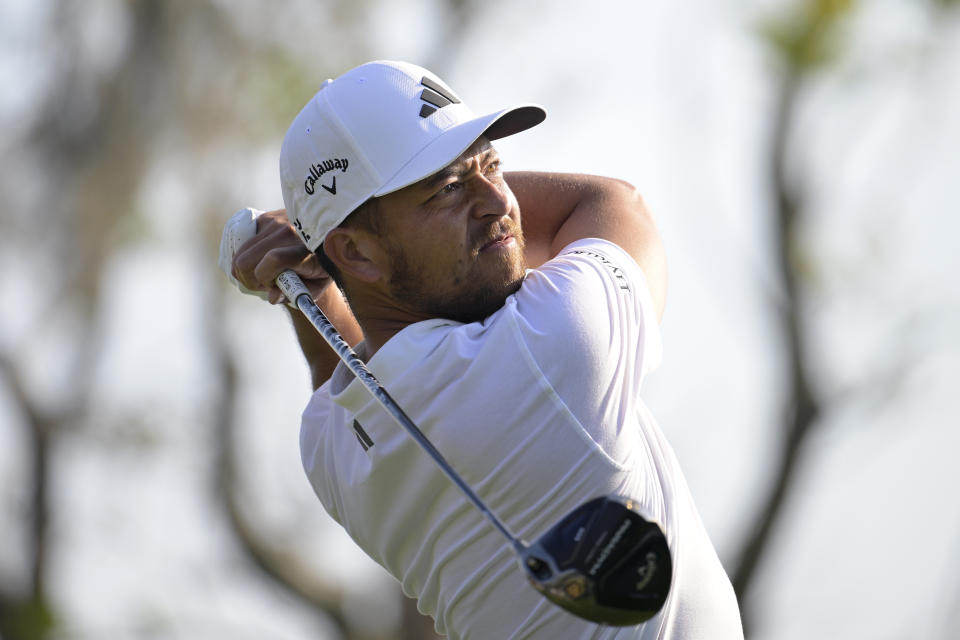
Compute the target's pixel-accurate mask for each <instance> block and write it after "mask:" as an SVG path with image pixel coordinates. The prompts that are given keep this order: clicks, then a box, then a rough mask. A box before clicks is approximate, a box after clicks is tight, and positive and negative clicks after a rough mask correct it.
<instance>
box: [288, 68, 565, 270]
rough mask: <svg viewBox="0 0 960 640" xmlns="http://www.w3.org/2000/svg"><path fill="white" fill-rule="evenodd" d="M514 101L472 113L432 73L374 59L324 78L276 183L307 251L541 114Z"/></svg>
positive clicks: (293, 132)
mask: <svg viewBox="0 0 960 640" xmlns="http://www.w3.org/2000/svg"><path fill="white" fill-rule="evenodd" d="M544 118H546V111H544V109H543V108H542V107H540V106H537V105H519V106H515V107H512V108H509V109H503V110H500V111H496V112H494V113H489V114H487V115H484V116H477V115H476V114H474V113H473V112H472V111H471V110H470V109H469V108H468V107H467V105H465V104H463V102H461V101H460V99H459V98H457V96H456V94H455V93H453V91H451V90H450V88H449V87H447V85H446V84H444V83H443V81H441V80H440V79H439V78H438V77H437V76H435V75H434V74H433V73H431V72H429V71H427V70H426V69H424V68H422V67H418V66H416V65H413V64H408V63H405V62H389V61H378V62H369V63H367V64H364V65H361V66H359V67H356V68H355V69H351V70H350V71H348V72H346V73H344V74H343V75H342V76H340V77H339V78H337V79H336V80H327V81H326V82H325V83H324V84H323V86H322V87H321V88H320V90H319V91H318V92H317V93H316V95H314V96H313V98H312V99H311V100H310V102H308V103H307V105H306V106H305V107H304V108H303V110H302V111H301V112H300V113H299V115H297V117H296V118H295V119H294V121H293V124H292V125H290V128H289V129H288V130H287V135H286V137H285V138H284V140H283V147H282V148H281V150H280V185H281V189H282V191H283V203H284V205H285V206H286V208H287V217H288V218H289V219H290V221H291V222H292V223H293V225H294V226H295V227H296V228H297V230H298V231H299V232H300V235H301V237H302V238H303V241H304V243H305V244H306V245H307V248H309V249H310V250H311V251H314V250H316V248H317V247H318V246H319V245H320V244H321V243H322V242H323V239H324V238H325V237H326V235H327V233H328V232H329V231H330V230H331V229H333V228H334V227H336V226H338V225H339V224H340V223H341V222H343V220H344V219H345V218H346V217H347V216H348V215H350V213H351V212H353V210H354V209H356V208H357V207H359V206H360V205H361V204H363V203H364V202H366V201H367V200H368V199H370V198H371V197H374V196H382V195H386V194H388V193H390V192H392V191H396V190H398V189H402V188H403V187H406V186H408V185H411V184H413V183H414V182H417V181H419V180H422V179H423V178H426V177H428V176H430V175H433V174H434V173H436V172H437V171H439V170H440V169H442V168H444V167H445V166H447V165H448V164H450V163H451V162H453V161H454V160H456V159H457V158H458V157H459V156H460V154H461V153H463V152H464V151H466V150H467V149H468V148H469V147H470V145H472V144H473V143H474V142H475V141H476V140H477V138H479V137H480V136H486V137H487V138H489V139H491V140H495V139H497V138H503V137H505V136H509V135H512V134H514V133H519V132H520V131H523V130H525V129H529V128H530V127H533V126H535V125H538V124H540V123H541V122H543V120H544Z"/></svg>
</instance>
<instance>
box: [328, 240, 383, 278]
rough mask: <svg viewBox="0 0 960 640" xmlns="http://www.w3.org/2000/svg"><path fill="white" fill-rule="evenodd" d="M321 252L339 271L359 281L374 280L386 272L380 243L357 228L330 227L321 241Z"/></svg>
mask: <svg viewBox="0 0 960 640" xmlns="http://www.w3.org/2000/svg"><path fill="white" fill-rule="evenodd" d="M323 252H324V253H325V254H327V257H328V258H330V260H331V261H332V262H333V264H335V265H337V268H338V269H340V273H342V274H343V275H346V276H350V277H351V278H354V279H356V280H359V281H361V282H376V281H377V280H379V279H381V278H382V277H384V274H385V273H386V271H385V269H384V266H385V263H384V259H385V258H386V256H385V255H384V252H383V250H382V249H381V248H380V244H379V243H378V242H376V241H375V239H374V238H372V237H371V236H370V234H368V233H365V232H363V231H360V230H358V229H344V228H341V227H337V228H335V229H332V230H331V231H330V232H329V233H328V234H327V237H326V239H325V240H324V241H323Z"/></svg>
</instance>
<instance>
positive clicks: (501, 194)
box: [470, 174, 510, 218]
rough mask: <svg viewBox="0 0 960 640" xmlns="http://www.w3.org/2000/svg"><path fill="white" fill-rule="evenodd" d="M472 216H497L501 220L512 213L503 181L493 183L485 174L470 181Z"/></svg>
mask: <svg viewBox="0 0 960 640" xmlns="http://www.w3.org/2000/svg"><path fill="white" fill-rule="evenodd" d="M470 182H471V184H470V190H471V193H470V200H471V202H470V215H472V216H474V217H475V218H484V217H487V216H496V217H498V218H501V217H503V216H505V215H507V213H508V212H509V211H510V198H509V197H507V194H506V189H505V188H504V186H503V179H502V178H501V179H500V180H497V181H493V180H490V179H489V178H488V177H487V176H484V175H483V174H481V175H478V176H476V177H475V178H474V179H473V180H471V181H470Z"/></svg>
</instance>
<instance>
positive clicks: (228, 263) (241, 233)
mask: <svg viewBox="0 0 960 640" xmlns="http://www.w3.org/2000/svg"><path fill="white" fill-rule="evenodd" d="M261 213H263V211H260V210H259V209H251V208H250V207H247V208H246V209H241V210H240V211H237V212H236V213H235V214H233V216H231V217H230V219H229V220H227V224H225V225H224V227H223V236H222V237H221V238H220V269H221V270H222V271H223V273H224V274H226V276H227V278H228V279H229V280H230V282H232V283H233V285H234V286H235V287H236V288H237V289H239V290H240V291H241V292H243V293H246V294H249V295H252V296H257V297H258V298H260V299H261V300H267V292H266V291H253V290H251V289H247V288H246V287H245V286H243V285H242V284H240V281H239V280H237V279H236V278H234V277H233V256H234V255H236V253H237V249H239V248H240V245H242V244H243V243H244V242H246V241H247V240H249V239H250V238H252V237H253V236H255V235H257V216H259V215H260V214H261Z"/></svg>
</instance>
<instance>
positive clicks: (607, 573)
mask: <svg viewBox="0 0 960 640" xmlns="http://www.w3.org/2000/svg"><path fill="white" fill-rule="evenodd" d="M277 286H279V287H280V290H281V291H283V294H284V295H285V296H286V297H287V300H293V301H295V302H296V305H297V307H298V308H299V309H300V311H301V312H303V314H304V315H305V316H306V317H307V318H308V319H309V320H310V322H311V323H312V324H313V326H314V327H316V329H317V330H318V331H319V332H320V334H321V335H322V336H323V338H324V339H325V340H326V341H327V343H328V344H329V345H330V347H331V348H333V350H334V351H336V352H337V355H338V356H340V359H341V360H343V362H344V363H345V364H346V365H347V367H349V368H350V371H351V372H352V373H353V374H354V375H355V376H356V377H357V378H358V379H359V380H360V381H361V382H362V383H363V385H364V386H365V387H366V388H367V390H368V391H369V392H370V393H371V394H372V395H373V397H374V398H375V399H376V400H377V401H378V402H379V403H380V405H381V406H382V407H383V408H384V409H385V410H386V411H387V412H388V413H389V414H390V415H391V416H392V417H393V418H394V419H395V420H396V421H397V422H398V423H399V424H400V426H401V427H403V429H404V430H406V432H407V433H408V434H409V435H410V436H411V437H412V438H413V439H414V440H415V441H416V442H417V444H418V445H420V447H421V448H422V449H423V450H424V451H425V452H426V453H427V454H428V455H429V456H430V457H431V458H433V460H434V462H436V463H437V465H438V466H439V467H440V469H441V470H443V472H444V473H445V474H446V475H447V477H448V478H450V480H451V481H452V482H453V483H454V484H455V485H456V486H457V487H459V488H460V490H461V491H462V492H463V493H464V495H466V496H467V498H468V499H469V500H470V502H472V503H473V504H474V506H476V508H477V509H479V510H480V513H482V514H483V515H484V516H486V518H487V520H489V521H490V523H491V524H492V525H493V526H494V528H496V529H497V531H499V532H500V533H501V534H503V536H504V537H505V538H506V539H507V541H508V542H509V543H510V545H511V546H512V547H513V548H514V550H515V551H516V553H517V557H518V559H519V561H520V565H521V566H522V567H523V569H524V571H525V572H526V575H527V578H528V579H529V581H530V582H531V584H532V585H533V586H534V588H535V589H537V591H539V592H540V593H542V594H543V595H544V596H545V597H546V598H547V599H548V600H550V601H551V602H553V603H555V604H557V605H559V606H560V607H562V608H564V609H566V610H567V611H569V612H571V613H573V614H574V615H577V616H579V617H581V618H584V619H586V620H590V621H592V622H597V623H600V624H607V625H614V626H632V625H636V624H640V623H641V622H644V621H646V620H649V619H650V618H652V617H653V616H654V615H656V614H657V612H658V611H659V610H660V608H661V607H662V606H663V603H664V602H665V601H666V599H667V594H668V593H669V591H670V581H671V577H672V575H673V566H672V561H671V557H670V549H669V548H668V546H667V541H666V538H665V537H664V535H663V531H662V530H661V529H660V527H659V525H657V524H656V523H655V522H650V521H648V520H646V519H644V518H643V516H641V515H640V513H639V510H638V508H637V504H636V503H635V502H634V501H633V500H631V499H629V498H624V497H621V496H615V495H608V496H601V497H598V498H594V499H593V500H590V501H588V502H586V503H584V504H583V505H581V506H579V507H577V508H576V509H574V510H573V511H572V512H570V513H569V514H568V515H567V516H566V517H564V518H563V519H562V520H561V521H560V522H559V523H558V524H556V525H554V526H553V527H552V528H551V529H550V530H549V531H547V532H546V533H545V534H544V535H542V536H541V537H540V538H539V539H538V540H536V541H535V542H534V543H533V544H529V545H528V544H526V543H525V542H523V541H522V540H519V539H518V538H517V537H516V536H514V535H513V534H512V533H511V532H510V530H509V529H507V527H506V525H504V524H503V523H502V522H501V521H500V519H499V518H497V517H496V516H495V515H494V514H493V513H492V512H491V511H490V510H489V509H488V508H487V506H486V505H485V504H484V502H483V501H482V500H481V499H480V497H479V496H478V495H477V494H476V493H474V491H473V489H471V488H470V486H469V485H468V484H467V483H466V482H465V481H464V480H463V478H461V477H460V476H459V474H457V472H456V471H454V469H453V468H452V467H451V466H450V465H449V463H447V461H446V460H445V459H444V457H443V456H442V455H441V454H440V452H439V451H437V449H436V448H435V447H434V446H433V444H432V443H431V442H430V441H429V440H428V439H427V437H426V436H425V435H424V434H423V432H422V431H420V429H419V428H418V427H417V425H416V424H414V422H413V421H412V420H411V419H410V418H409V417H408V416H407V414H406V413H404V411H403V409H401V408H400V406H399V405H398V404H397V403H396V401H394V399H393V398H392V397H391V396H390V394H389V393H387V390H386V389H384V388H383V386H381V385H380V383H379V382H378V381H377V379H376V378H375V377H374V376H373V374H372V373H370V371H369V370H368V369H367V367H366V365H365V364H364V363H363V361H362V360H361V359H360V357H359V356H357V354H356V353H355V352H354V351H353V349H351V348H350V345H348V344H347V343H346V341H345V340H344V339H343V338H342V337H340V334H339V333H338V332H337V330H336V328H335V327H334V326H333V324H331V323H330V321H329V320H328V319H327V317H326V316H325V315H323V312H322V311H321V310H320V308H319V307H317V305H316V303H315V302H314V301H313V297H312V296H311V295H310V291H309V290H308V289H307V287H306V286H305V285H304V284H303V282H302V281H301V280H300V277H299V276H298V275H297V274H296V273H294V272H293V271H284V272H283V273H281V274H280V275H279V276H278V277H277Z"/></svg>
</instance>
